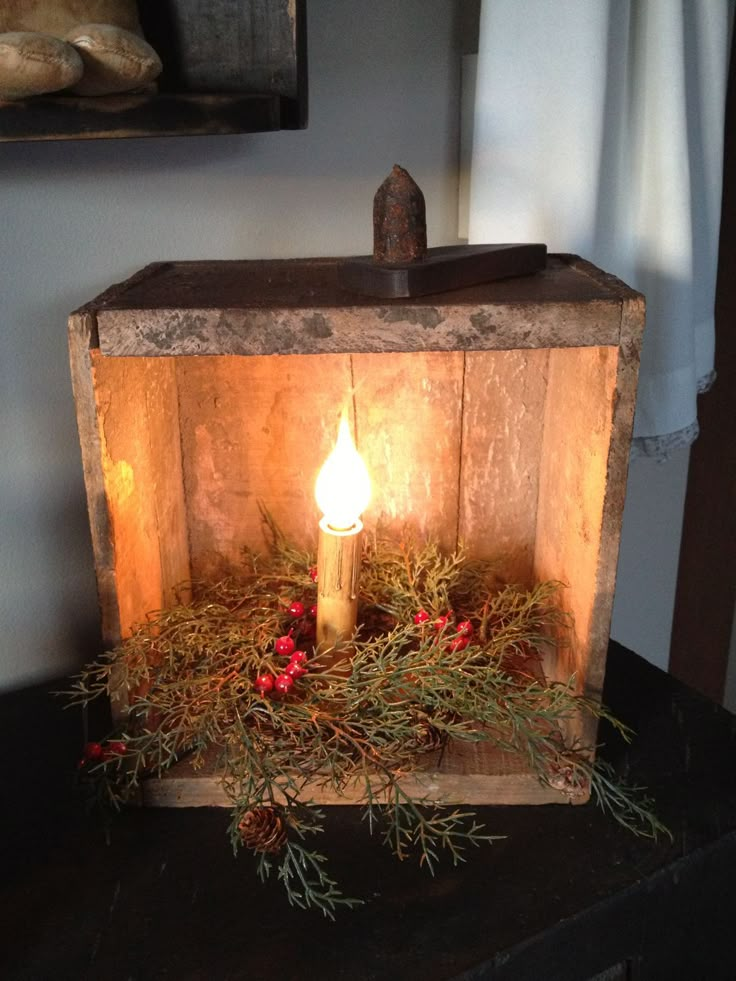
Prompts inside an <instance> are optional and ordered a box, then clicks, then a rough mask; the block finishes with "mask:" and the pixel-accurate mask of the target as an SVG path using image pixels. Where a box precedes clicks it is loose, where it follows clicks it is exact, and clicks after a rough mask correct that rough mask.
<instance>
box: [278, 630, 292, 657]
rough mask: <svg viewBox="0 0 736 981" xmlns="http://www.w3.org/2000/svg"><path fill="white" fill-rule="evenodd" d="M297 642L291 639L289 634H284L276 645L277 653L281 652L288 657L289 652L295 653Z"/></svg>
mask: <svg viewBox="0 0 736 981" xmlns="http://www.w3.org/2000/svg"><path fill="white" fill-rule="evenodd" d="M295 647H296V644H295V643H294V641H293V640H292V639H291V636H290V635H289V634H284V636H283V637H279V639H278V640H277V641H276V643H275V645H274V649H275V651H276V653H277V654H281V655H283V656H284V657H288V656H289V654H291V653H293V651H294V648H295Z"/></svg>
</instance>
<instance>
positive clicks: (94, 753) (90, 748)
mask: <svg viewBox="0 0 736 981" xmlns="http://www.w3.org/2000/svg"><path fill="white" fill-rule="evenodd" d="M84 758H85V759H86V760H100V759H102V746H101V745H100V743H87V744H86V746H85V747H84Z"/></svg>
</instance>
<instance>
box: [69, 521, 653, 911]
mask: <svg viewBox="0 0 736 981" xmlns="http://www.w3.org/2000/svg"><path fill="white" fill-rule="evenodd" d="M264 521H265V523H266V526H267V529H268V531H269V538H270V548H269V551H268V553H267V554H266V555H265V556H262V555H258V554H256V553H254V552H250V551H247V552H246V553H245V554H244V561H243V576H242V579H239V581H237V582H235V581H233V580H227V581H223V582H220V583H218V584H216V585H202V584H199V585H194V586H193V595H194V598H193V599H192V600H191V601H188V602H181V603H179V605H177V606H175V607H173V608H171V609H168V610H164V611H162V612H158V613H155V614H152V615H151V616H150V617H149V618H148V619H147V621H146V622H145V623H143V624H141V625H139V626H138V627H137V628H136V629H135V631H134V632H133V634H132V636H131V637H129V638H128V639H126V640H125V641H124V642H123V643H122V644H121V646H120V647H118V648H117V649H116V650H114V651H112V652H109V653H107V654H105V655H103V656H102V657H101V658H100V659H98V660H97V661H96V662H94V663H92V664H90V665H88V666H87V667H86V668H85V669H84V670H83V671H82V672H81V674H80V675H79V676H78V677H77V678H76V679H75V682H74V685H73V690H72V692H71V695H72V699H73V701H74V702H76V703H87V702H89V701H90V700H92V699H94V698H97V697H99V696H102V695H110V694H112V693H114V691H115V688H116V686H117V685H119V684H123V685H124V686H125V687H126V688H127V692H128V698H129V701H130V712H129V715H128V718H127V721H126V723H125V726H124V728H123V729H122V730H118V731H115V732H113V733H111V734H110V736H109V738H108V739H107V740H106V741H105V742H103V743H91V744H88V745H87V747H86V750H85V756H84V759H83V760H82V761H81V764H80V769H81V773H82V776H83V778H84V779H85V780H89V781H90V782H93V783H94V785H95V786H96V788H97V790H98V792H99V795H100V796H101V797H102V798H104V799H105V800H106V801H107V802H108V803H111V804H113V805H114V806H116V807H117V806H119V805H120V804H121V803H123V802H125V801H127V800H130V799H131V798H133V797H134V796H135V795H136V794H137V793H138V791H139V789H140V784H141V781H142V780H143V779H144V778H155V777H157V776H161V775H162V774H163V773H164V771H166V770H167V769H168V768H169V767H171V766H172V765H173V764H175V763H177V762H179V761H181V760H184V759H185V758H188V760H189V762H190V764H191V766H193V767H194V768H197V767H200V766H202V764H203V762H204V760H205V758H206V757H207V758H211V756H212V754H214V755H215V757H216V769H217V772H218V774H219V775H220V777H221V781H222V786H223V788H224V790H225V791H226V793H227V795H228V797H229V799H230V800H231V802H232V813H231V820H230V836H231V839H232V843H233V847H234V849H235V850H236V851H237V850H238V848H240V847H245V848H247V849H249V850H250V851H252V852H253V853H254V855H255V857H256V868H257V872H258V875H259V876H260V877H261V879H266V878H267V877H269V876H270V875H272V874H276V875H277V876H278V878H279V879H280V880H281V882H282V883H283V885H284V887H285V889H286V892H287V895H288V898H289V901H290V902H291V903H293V904H296V905H298V906H303V907H316V908H318V909H320V910H321V911H322V912H324V913H325V914H326V915H328V916H333V915H334V912H335V910H336V909H338V908H339V907H341V906H354V905H356V904H357V903H358V902H360V900H357V899H351V898H349V897H348V896H346V895H344V894H343V893H342V891H341V889H340V888H339V886H338V884H337V882H336V881H335V879H333V878H332V877H331V874H330V873H329V872H328V870H327V865H326V856H325V855H324V854H323V853H322V852H321V851H319V850H316V849H315V848H314V847H313V846H312V842H313V838H314V835H315V833H317V832H320V831H322V830H323V822H324V815H323V812H322V811H321V810H320V809H319V807H318V806H315V804H314V803H313V802H312V799H311V794H313V792H314V787H315V786H318V785H320V784H321V785H328V786H330V787H331V788H332V789H333V790H334V791H335V792H336V793H338V794H342V793H345V791H346V788H348V787H349V788H351V791H352V792H351V796H353V795H354V794H355V792H356V789H357V794H358V797H359V799H360V801H361V804H362V806H363V808H364V811H365V815H366V818H367V822H366V823H367V826H368V828H369V829H370V831H371V832H373V831H374V830H378V831H379V832H380V834H381V835H382V837H383V839H384V841H385V843H386V845H387V846H388V847H389V848H390V849H391V850H392V851H393V852H394V854H395V855H396V856H397V858H399V859H404V858H406V857H408V856H409V855H410V854H412V853H414V854H416V855H417V856H418V858H419V861H420V862H421V863H423V864H424V865H426V866H427V868H428V869H429V870H430V871H431V872H434V870H435V866H436V864H437V862H438V861H439V858H440V853H441V852H443V851H444V852H445V853H446V854H447V855H448V856H449V857H450V858H451V859H452V861H453V862H455V863H457V862H458V861H460V860H462V859H463V857H464V851H465V850H466V849H467V848H468V847H469V846H475V845H480V844H482V843H484V842H490V841H492V840H493V838H494V836H493V835H490V834H487V833H486V832H485V829H484V828H483V826H482V825H481V824H479V823H478V821H477V820H476V818H475V815H474V813H473V812H472V810H469V809H467V808H465V807H462V808H458V807H454V806H449V805H443V804H441V803H438V802H435V801H432V800H431V799H427V798H424V797H419V798H417V797H414V796H412V794H411V793H409V792H407V791H406V790H405V789H404V788H403V787H402V776H405V775H406V774H407V773H408V772H411V771H413V770H415V769H416V768H417V766H418V765H420V764H421V762H422V758H423V757H424V758H425V759H426V754H429V753H432V754H435V758H436V757H439V756H440V755H441V754H442V752H443V749H444V747H445V744H446V743H447V741H448V740H470V741H474V742H481V741H485V742H488V743H490V744H491V745H493V746H495V747H496V748H498V749H499V750H503V751H508V752H511V753H515V754H520V755H521V756H522V757H523V758H524V760H525V762H526V764H527V766H528V767H529V769H530V770H531V771H532V772H533V773H534V774H536V776H537V777H538V779H539V780H540V781H541V783H542V784H545V785H548V786H551V787H554V788H556V789H558V790H562V791H563V792H565V793H566V794H568V795H569V797H570V798H571V799H573V798H575V797H576V796H578V795H580V796H587V795H588V793H590V794H591V795H592V796H593V798H594V799H595V800H597V802H598V804H599V805H600V806H602V807H603V808H604V809H605V810H607V811H609V812H610V813H611V814H612V816H613V817H614V818H616V819H617V820H618V821H619V822H621V823H622V824H623V825H624V826H626V827H627V828H629V829H630V830H631V831H633V832H634V833H636V834H643V835H647V836H652V837H654V836H656V835H657V834H658V833H659V832H662V831H666V829H664V827H663V826H662V825H661V824H660V822H659V821H658V820H657V818H656V816H655V815H654V814H653V813H652V812H651V810H650V802H649V801H648V800H647V799H646V798H645V797H643V796H642V794H641V790H640V788H629V787H626V786H624V785H622V784H620V783H618V782H617V781H616V780H615V778H614V776H613V774H612V772H611V770H610V768H608V767H607V765H606V764H604V763H603V762H602V761H599V760H597V761H596V762H591V753H590V749H591V747H587V746H583V745H570V744H568V743H566V741H565V739H564V737H563V730H564V723H565V721H566V720H567V719H569V718H570V717H571V716H573V715H574V714H578V713H580V712H584V713H586V712H587V713H591V714H592V715H594V716H597V717H599V718H606V719H608V720H609V721H610V722H611V723H612V724H613V725H614V726H615V727H616V729H618V731H619V732H621V733H622V734H623V735H624V736H625V737H626V738H627V739H628V738H629V737H630V735H631V734H630V731H629V730H628V729H627V728H626V727H625V726H624V725H622V724H621V723H620V722H618V721H617V720H616V719H615V718H613V717H612V716H611V715H610V713H609V712H608V711H607V710H606V709H605V707H603V706H601V705H600V704H599V703H598V702H596V701H594V700H591V699H588V698H586V697H584V696H581V695H579V694H576V693H575V684H574V681H575V679H574V678H573V679H570V682H569V683H568V684H562V685H561V684H548V683H547V682H546V681H545V680H544V679H543V677H542V675H541V672H540V671H539V670H538V667H537V665H538V663H539V661H540V659H541V652H542V650H543V649H544V648H545V647H549V645H550V644H551V643H557V644H560V643H564V635H565V633H566V628H567V627H569V624H568V623H566V619H565V615H564V614H563V613H561V612H560V610H559V607H558V606H557V605H556V604H555V596H556V594H557V592H558V590H559V589H561V588H562V586H561V585H560V584H559V583H542V584H539V585H538V586H536V587H535V588H533V589H531V590H520V589H517V588H514V587H510V586H504V585H499V583H498V581H497V578H496V576H495V574H494V569H493V565H492V563H489V562H486V561H478V560H474V559H470V558H468V557H467V555H466V554H465V552H464V551H463V550H462V549H459V550H457V551H455V552H453V553H451V554H444V553H443V552H442V551H441V550H440V549H439V548H438V547H437V545H436V544H434V543H432V542H427V541H420V540H418V539H415V538H412V537H411V536H409V535H407V536H406V537H405V538H404V540H402V541H392V540H390V539H385V538H381V537H373V538H370V539H369V540H368V541H367V543H366V545H365V551H364V557H363V565H362V570H361V600H360V612H359V623H360V627H359V629H358V631H357V634H356V636H355V637H354V638H353V640H352V641H351V642H350V644H349V649H350V657H349V659H344V660H335V655H336V654H340V653H341V652H340V651H330V652H325V653H320V654H317V653H315V651H314V619H313V617H314V607H312V606H311V604H312V603H315V602H316V588H315V585H314V578H315V570H314V568H313V566H312V561H313V559H312V557H311V556H310V555H309V554H305V553H302V552H300V551H298V550H296V549H295V548H293V547H292V545H291V544H290V543H289V542H288V541H287V540H286V539H285V538H284V536H283V535H282V534H281V533H280V531H279V529H278V528H276V527H275V525H274V523H273V522H272V521H271V519H270V517H269V516H268V515H266V514H264ZM187 592H188V590H187ZM555 638H556V639H555ZM287 659H288V661H287ZM284 679H286V680H284Z"/></svg>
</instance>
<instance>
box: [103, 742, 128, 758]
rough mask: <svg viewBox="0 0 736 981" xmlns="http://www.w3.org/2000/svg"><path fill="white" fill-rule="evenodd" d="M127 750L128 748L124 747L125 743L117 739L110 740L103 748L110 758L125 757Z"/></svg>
mask: <svg viewBox="0 0 736 981" xmlns="http://www.w3.org/2000/svg"><path fill="white" fill-rule="evenodd" d="M127 750H128V747H127V746H126V745H125V743H124V742H121V741H120V740H117V739H112V740H110V742H109V743H108V744H107V746H106V747H105V752H106V753H108V754H109V755H110V756H125V753H126V752H127Z"/></svg>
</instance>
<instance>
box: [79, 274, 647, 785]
mask: <svg viewBox="0 0 736 981" xmlns="http://www.w3.org/2000/svg"><path fill="white" fill-rule="evenodd" d="M337 262H338V260H334V259H305V260H288V261H242V262H240V261H221V262H174V263H157V264H154V265H151V266H148V267H146V268H145V269H143V270H142V271H141V272H139V273H138V274H136V275H135V276H133V277H132V278H131V279H130V280H128V281H127V282H125V283H122V284H119V285H117V286H113V287H112V288H111V289H109V290H108V291H107V292H105V293H103V294H102V295H101V296H99V297H98V298H97V299H95V300H93V301H92V302H91V303H89V304H88V305H86V306H84V307H82V308H81V309H80V310H78V311H77V312H75V313H74V314H72V316H71V318H70V345H71V362H72V373H73V381H74V391H75V398H76V403H77V412H78V420H79V430H80V436H81V443H82V454H83V462H84V470H85V479H86V485H87V494H88V501H89V515H90V524H91V528H92V537H93V543H94V552H95V561H96V567H97V579H98V587H99V594H100V601H101V606H102V622H103V631H104V639H105V643H106V644H107V645H114V644H116V643H117V642H118V641H119V640H120V638H121V637H124V636H126V635H127V634H128V633H129V631H130V629H131V626H132V625H133V624H134V623H136V622H137V621H140V620H141V619H142V618H143V617H144V616H145V614H146V613H147V612H148V611H150V610H154V609H160V608H162V607H165V606H167V605H169V604H170V603H171V602H172V599H173V587H174V586H175V585H176V584H178V583H180V582H181V581H183V580H187V579H189V578H191V577H196V578H210V577H214V576H221V575H222V574H225V573H231V572H234V571H237V568H238V562H239V556H240V550H241V547H242V546H243V545H244V544H248V545H251V546H254V547H257V548H258V547H262V545H263V540H262V531H261V522H260V517H259V510H258V505H259V501H263V502H265V504H266V505H267V507H268V508H269V509H270V511H271V513H272V514H273V516H274V518H275V520H276V521H277V522H278V523H279V525H280V526H281V527H282V528H283V530H284V531H285V532H286V533H287V534H288V535H289V536H290V537H292V538H293V539H294V540H296V541H297V542H299V543H305V544H306V543H313V542H314V540H315V538H316V529H317V520H318V514H317V509H316V505H315V503H314V500H313V485H314V477H315V475H316V472H317V471H318V469H319V467H320V466H321V464H322V462H323V461H324V459H325V457H326V455H327V453H328V452H329V449H330V448H331V446H332V443H333V441H334V436H335V427H336V421H337V414H338V412H339V410H340V409H341V408H342V406H343V405H345V404H346V403H347V405H348V407H349V410H350V412H351V415H352V418H353V424H354V431H355V432H356V434H357V442H358V446H359V449H360V451H361V453H362V455H363V457H364V459H365V460H366V463H367V465H368V468H369V470H370V472H371V476H372V480H373V484H374V499H373V501H372V504H371V506H370V509H369V512H368V513H366V515H364V518H365V520H366V524H367V525H369V526H370V525H371V524H373V523H375V522H376V521H378V520H379V519H380V520H382V521H383V522H388V523H389V524H391V523H395V524H396V525H399V524H401V523H403V522H404V521H406V520H409V521H412V522H414V523H416V524H417V525H418V526H419V527H420V528H421V529H422V530H423V531H425V532H427V533H429V534H431V535H432V536H434V537H435V538H436V539H437V540H439V541H440V542H441V543H442V544H443V545H446V546H447V547H448V548H450V547H452V546H454V545H455V544H456V543H457V541H458V540H460V539H462V540H463V541H465V542H466V543H467V545H468V546H469V549H470V551H471V553H473V554H476V555H479V556H483V557H493V558H496V559H498V560H499V561H500V563H501V566H500V571H501V573H502V575H503V576H504V577H505V578H506V579H507V580H509V581H513V582H518V583H521V584H528V583H531V582H532V581H535V580H537V581H539V580H548V579H556V580H561V581H563V582H565V583H567V584H568V588H567V589H565V590H564V591H563V593H562V598H561V602H562V603H563V604H564V606H565V608H566V609H567V610H569V612H570V613H571V614H572V616H573V620H574V631H573V633H574V636H573V638H572V643H571V644H570V645H569V646H568V647H567V648H566V649H565V650H564V651H562V653H560V654H559V655H554V656H550V657H549V658H548V659H547V663H545V665H544V668H545V672H546V674H547V676H548V677H549V678H550V679H554V680H561V681H566V680H568V679H569V677H570V676H571V675H572V674H575V677H576V679H577V683H578V685H579V688H580V690H581V691H585V692H587V693H589V694H592V695H594V696H597V695H598V694H599V693H600V690H601V687H602V682H603V674H604V669H605V657H606V650H607V644H608V632H609V626H610V617H611V607H612V602H613V592H614V582H615V570H616V560H617V552H618V543H619V533H620V526H621V517H622V512H623V504H624V493H625V484H626V473H627V465H628V456H629V444H630V436H631V426H632V419H633V411H634V400H635V390H636V379H637V372H638V363H639V350H640V342H641V333H642V329H643V323H644V301H643V298H642V297H641V296H640V295H639V294H637V293H635V292H634V291H633V290H631V289H629V288H628V287H627V286H625V285H624V284H623V283H621V282H620V281H618V280H616V279H615V278H613V277H611V276H608V275H607V274H605V273H603V272H601V271H600V270H598V269H596V268H595V267H594V266H592V265H590V264H589V263H587V262H585V261H583V260H580V259H578V258H577V257H574V256H552V257H550V258H549V261H548V265H547V268H546V270H545V271H544V272H542V273H539V274H537V275H534V276H529V277H520V278H517V279H509V280H504V281H501V282H496V283H491V284H486V285H482V286H475V287H471V288H467V289H463V290H457V291H453V292H448V293H445V294H436V295H433V296H426V297H421V298H417V299H410V300H383V301H380V302H377V301H375V300H372V299H370V298H366V297H361V296H358V295H352V294H348V293H345V292H344V291H342V290H340V289H339V288H338V286H337V274H336V269H337ZM113 707H114V710H115V711H116V712H118V713H119V712H122V711H124V708H125V705H124V695H123V694H121V696H120V699H119V700H118V701H117V702H116V704H115V705H114V706H113ZM571 725H573V727H574V728H576V731H577V730H578V729H580V732H581V735H582V736H583V738H585V739H586V741H587V740H589V741H593V740H594V737H595V730H594V728H593V726H592V725H591V724H590V723H588V724H587V725H586V727H585V728H581V726H582V723H580V722H579V721H578V722H575V723H573V724H571ZM412 779H418V780H420V782H421V781H423V782H424V785H426V786H428V787H431V788H433V789H432V793H433V796H440V797H441V796H443V795H444V796H445V797H446V798H447V799H451V798H452V799H457V798H460V799H463V798H464V799H465V800H466V801H467V802H475V803H482V802H488V803H506V802H514V803H535V802H536V803H545V802H549V801H554V800H563V799H566V798H564V797H562V795H560V794H558V793H557V792H556V791H553V790H550V789H549V788H544V787H541V786H540V784H539V783H538V782H537V780H536V779H535V778H534V777H533V776H532V775H531V774H529V773H528V772H527V771H526V769H525V767H524V765H523V763H522V762H521V761H519V760H516V759H512V758H509V757H508V756H504V755H502V754H498V753H496V754H488V753H486V752H483V751H479V749H478V747H465V749H462V748H461V749H454V750H453V751H451V752H449V753H447V754H446V755H445V757H444V758H443V760H442V764H441V767H440V768H439V769H438V768H436V767H433V766H432V765H431V764H430V765H429V766H428V768H427V771H426V772H425V773H424V774H419V775H416V774H415V775H414V776H413V777H412ZM148 796H149V798H150V799H151V800H152V801H153V802H160V803H167V804H171V803H179V804H190V803H199V804H204V803H217V802H218V801H219V799H220V798H219V795H218V791H217V788H216V785H215V780H214V778H213V777H212V776H211V775H210V776H208V775H207V773H206V771H205V773H204V774H203V775H200V776H194V775H193V774H192V773H191V771H190V770H188V769H187V770H185V771H184V772H183V773H182V772H181V771H179V772H177V773H173V774H171V775H170V776H169V777H168V778H167V779H165V780H162V781H156V782H155V784H154V785H152V787H151V788H150V790H149V792H148ZM318 796H319V794H318ZM324 800H325V801H326V802H334V798H332V797H331V796H329V795H327V796H325V797H324ZM348 801H349V798H348Z"/></svg>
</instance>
